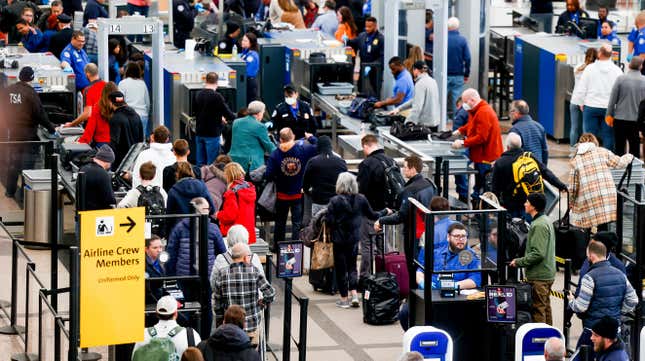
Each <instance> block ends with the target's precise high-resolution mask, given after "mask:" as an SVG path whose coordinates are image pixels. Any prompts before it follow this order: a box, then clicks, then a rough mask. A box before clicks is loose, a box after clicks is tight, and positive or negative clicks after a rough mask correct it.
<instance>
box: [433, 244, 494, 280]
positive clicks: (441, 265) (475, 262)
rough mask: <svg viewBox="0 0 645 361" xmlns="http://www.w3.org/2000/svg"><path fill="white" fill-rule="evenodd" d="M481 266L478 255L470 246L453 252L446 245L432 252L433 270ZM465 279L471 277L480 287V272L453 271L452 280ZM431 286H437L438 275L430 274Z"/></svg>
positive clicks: (475, 268) (457, 269)
mask: <svg viewBox="0 0 645 361" xmlns="http://www.w3.org/2000/svg"><path fill="white" fill-rule="evenodd" d="M479 268H481V267H480V262H479V257H477V254H476V253H475V251H473V250H472V249H471V248H470V247H466V248H465V249H464V250H463V251H460V252H459V253H453V252H452V251H450V247H449V246H448V245H446V246H444V247H442V248H439V249H437V250H436V251H435V253H434V270H435V271H461V270H469V269H472V270H477V269H479ZM465 279H471V280H473V282H475V284H476V285H477V287H480V286H481V284H482V276H481V273H480V272H465V273H455V274H454V280H455V282H459V281H463V280H465ZM432 288H439V275H438V274H433V275H432Z"/></svg>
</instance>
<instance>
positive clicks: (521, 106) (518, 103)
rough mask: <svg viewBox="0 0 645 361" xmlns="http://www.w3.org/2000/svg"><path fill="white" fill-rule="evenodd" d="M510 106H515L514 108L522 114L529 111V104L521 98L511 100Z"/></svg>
mask: <svg viewBox="0 0 645 361" xmlns="http://www.w3.org/2000/svg"><path fill="white" fill-rule="evenodd" d="M511 107H513V108H515V110H517V112H518V113H520V114H522V115H527V114H528V113H529V104H528V103H527V102H526V101H524V100H522V99H519V100H513V102H512V103H511Z"/></svg>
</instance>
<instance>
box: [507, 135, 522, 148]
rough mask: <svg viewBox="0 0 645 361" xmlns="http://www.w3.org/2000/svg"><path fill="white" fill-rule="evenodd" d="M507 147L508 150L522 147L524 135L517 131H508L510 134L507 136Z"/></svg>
mask: <svg viewBox="0 0 645 361" xmlns="http://www.w3.org/2000/svg"><path fill="white" fill-rule="evenodd" d="M506 148H508V150H514V149H520V148H522V137H520V135H519V134H517V133H515V132H510V133H508V136H506Z"/></svg>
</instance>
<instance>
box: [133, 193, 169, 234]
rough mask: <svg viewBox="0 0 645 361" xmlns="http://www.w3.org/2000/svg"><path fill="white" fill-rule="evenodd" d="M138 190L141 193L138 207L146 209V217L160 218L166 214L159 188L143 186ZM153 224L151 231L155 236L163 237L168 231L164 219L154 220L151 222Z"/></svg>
mask: <svg viewBox="0 0 645 361" xmlns="http://www.w3.org/2000/svg"><path fill="white" fill-rule="evenodd" d="M137 190H138V191H139V192H140V193H141V194H140V195H139V199H138V200H137V206H138V207H146V216H150V215H152V216H158V215H164V214H166V206H165V205H164V203H165V202H164V199H163V196H162V195H161V191H160V190H159V186H154V187H144V186H143V185H139V186H137ZM150 223H151V224H152V226H151V230H152V233H153V234H156V235H157V236H159V237H163V236H164V234H163V233H165V230H166V227H165V220H164V219H163V218H154V219H152V220H151V221H150Z"/></svg>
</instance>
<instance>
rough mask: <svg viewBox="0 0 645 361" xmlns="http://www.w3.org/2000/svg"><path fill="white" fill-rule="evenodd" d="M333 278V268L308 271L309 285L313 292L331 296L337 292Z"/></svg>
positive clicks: (334, 278)
mask: <svg viewBox="0 0 645 361" xmlns="http://www.w3.org/2000/svg"><path fill="white" fill-rule="evenodd" d="M335 276H336V275H335V273H334V268H333V267H332V268H325V269H319V270H312V269H310V270H309V283H310V284H311V285H312V286H313V288H314V291H319V292H323V293H328V294H330V295H333V294H335V293H336V291H337V288H336V277H335Z"/></svg>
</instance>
